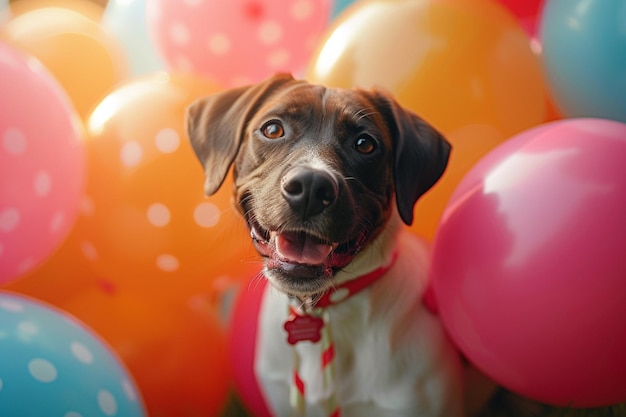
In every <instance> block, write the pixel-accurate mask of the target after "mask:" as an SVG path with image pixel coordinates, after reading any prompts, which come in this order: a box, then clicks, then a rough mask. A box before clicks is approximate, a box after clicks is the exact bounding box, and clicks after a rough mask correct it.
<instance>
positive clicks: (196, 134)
mask: <svg viewBox="0 0 626 417" xmlns="http://www.w3.org/2000/svg"><path fill="white" fill-rule="evenodd" d="M290 81H293V77H292V76H291V75H289V74H279V75H276V76H274V77H271V78H269V79H267V80H265V81H263V82H261V83H259V84H255V85H252V86H246V87H240V88H234V89H231V90H226V91H223V92H221V93H217V94H215V95H212V96H209V97H205V98H202V99H200V100H197V101H196V102H194V103H193V104H191V105H190V106H189V107H188V108H187V112H186V115H185V124H186V125H187V134H188V136H189V140H190V142H191V146H192V148H193V150H194V151H195V153H196V156H197V157H198V159H199V160H200V162H201V163H202V165H203V166H204V173H205V177H206V180H205V183H204V190H205V193H206V194H207V195H212V194H214V193H215V192H217V190H218V189H219V188H220V186H221V185H222V183H223V182H224V179H225V178H226V175H227V174H228V170H229V169H230V166H231V164H232V163H233V161H234V160H235V157H236V156H237V153H238V152H239V147H240V146H241V143H242V141H243V138H244V135H245V130H246V125H247V123H248V121H249V119H250V117H251V116H252V115H253V114H254V112H255V111H256V110H257V109H258V107H259V106H260V105H261V104H262V103H263V101H264V100H265V99H267V98H268V97H269V96H270V95H271V94H272V93H273V92H274V91H276V90H277V89H278V88H280V87H281V86H283V85H285V84H287V83H289V82H290Z"/></svg>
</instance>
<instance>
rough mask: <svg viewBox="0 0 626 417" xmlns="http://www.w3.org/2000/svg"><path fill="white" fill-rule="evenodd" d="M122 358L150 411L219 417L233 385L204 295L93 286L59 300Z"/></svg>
mask: <svg viewBox="0 0 626 417" xmlns="http://www.w3.org/2000/svg"><path fill="white" fill-rule="evenodd" d="M61 307H62V308H63V309H64V310H65V311H67V312H69V313H71V314H73V315H74V316H76V317H77V318H79V319H80V320H81V321H82V322H84V323H85V324H87V325H88V326H90V327H91V328H92V329H93V330H94V331H96V332H97V333H98V334H99V335H101V336H102V337H103V338H104V339H105V340H106V341H107V342H108V344H109V345H110V346H111V347H112V348H113V349H114V350H115V351H116V352H117V354H118V355H119V356H120V357H121V359H122V361H123V362H124V364H125V365H126V366H127V367H128V369H129V371H130V372H131V374H132V375H133V377H134V379H135V381H136V383H137V386H138V387H139V390H140V391H141V393H142V396H143V399H144V402H145V404H146V408H147V411H148V415H150V416H207V417H208V416H217V415H218V413H219V411H220V410H221V409H222V407H223V406H224V404H225V401H226V399H227V396H228V392H229V388H230V384H231V374H232V371H231V366H230V362H229V359H228V348H227V337H226V329H225V327H224V326H223V325H222V324H221V323H220V319H219V315H218V314H217V310H216V306H215V305H213V304H212V300H211V299H210V298H207V296H206V295H204V294H196V295H193V296H191V295H190V296H189V298H188V299H186V300H172V299H171V298H170V297H169V294H168V292H167V291H163V292H162V293H161V294H160V295H159V296H155V294H146V293H144V292H142V291H135V292H123V291H108V290H107V288H104V289H101V288H97V287H93V288H92V289H91V290H89V291H85V292H83V293H82V294H80V295H79V296H77V297H75V298H74V299H72V300H68V302H66V303H64V304H63V305H62V306H61Z"/></svg>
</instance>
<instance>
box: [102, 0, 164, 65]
mask: <svg viewBox="0 0 626 417" xmlns="http://www.w3.org/2000/svg"><path fill="white" fill-rule="evenodd" d="M102 26H103V27H104V28H105V29H106V30H107V31H108V32H110V33H111V34H112V35H113V36H114V37H115V38H116V39H117V40H118V42H119V43H120V44H121V45H122V47H123V48H124V52H125V53H126V57H127V59H128V62H130V67H131V73H132V74H133V75H135V76H137V75H143V74H148V73H152V72H156V71H161V70H163V69H164V68H165V65H164V64H163V61H162V60H161V58H160V57H159V55H158V53H157V50H156V48H155V47H154V45H153V44H152V42H151V41H150V37H149V35H148V29H147V26H146V4H145V1H144V0H110V1H109V2H108V4H107V6H106V9H105V10H104V15H103V16H102Z"/></svg>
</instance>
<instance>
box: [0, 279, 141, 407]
mask: <svg viewBox="0 0 626 417" xmlns="http://www.w3.org/2000/svg"><path fill="white" fill-rule="evenodd" d="M0 416H29V417H44V416H45V417H49V416H58V417H144V416H146V413H145V408H144V405H143V401H142V399H141V395H140V393H139V391H138V390H137V387H136V386H135V383H134V382H133V379H132V377H131V376H130V375H129V373H128V371H127V370H126V369H125V368H124V366H123V365H122V363H121V362H120V360H119V359H118V358H117V357H116V356H115V355H114V354H113V353H112V352H111V350H110V348H109V347H108V346H107V345H106V344H105V343H104V342H103V341H102V340H101V339H100V338H99V337H98V336H97V335H96V334H95V333H94V332H93V331H91V330H89V329H88V328H87V327H86V326H85V325H83V324H82V323H80V322H79V321H78V320H76V319H75V318H73V317H71V316H70V315H69V314H66V313H64V312H63V311H61V310H59V309H56V308H54V307H51V306H48V305H46V304H44V303H42V302H39V301H36V300H34V299H31V298H27V297H24V296H21V295H18V294H14V293H10V292H5V291H0Z"/></svg>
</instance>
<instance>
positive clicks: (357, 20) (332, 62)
mask: <svg viewBox="0 0 626 417" xmlns="http://www.w3.org/2000/svg"><path fill="white" fill-rule="evenodd" d="M306 77H307V78H308V79H309V80H311V81H313V82H318V83H322V84H326V85H329V86H336V87H343V88H350V87H354V86H358V87H364V88H371V87H377V88H381V89H384V90H387V91H389V92H390V93H392V94H393V95H394V96H395V97H396V99H397V100H398V101H399V102H400V104H402V105H403V106H405V107H407V108H409V109H411V110H413V111H414V112H415V113H417V114H419V115H420V116H422V117H423V118H424V119H426V120H427V121H428V122H430V123H431V124H433V125H434V126H435V127H436V128H438V129H439V130H440V131H442V132H443V133H444V134H445V135H446V136H447V137H448V139H449V140H450V142H451V143H452V145H453V148H454V150H453V154H452V157H451V160H450V164H449V166H448V170H447V172H446V174H444V178H443V180H442V182H441V183H440V185H438V186H437V188H436V189H434V190H433V191H432V192H431V193H430V194H429V195H427V196H425V198H424V199H423V200H421V201H420V202H419V203H418V206H417V209H416V224H415V225H414V226H413V227H412V230H414V231H415V232H416V233H418V234H420V235H423V236H425V237H427V238H431V237H432V236H433V234H434V231H435V229H436V227H437V223H438V221H439V218H440V216H441V213H442V211H443V207H445V203H446V202H447V200H448V198H449V197H450V194H451V192H452V190H453V189H454V187H455V186H456V184H458V182H459V180H460V179H461V178H462V177H463V175H464V174H465V173H466V172H467V170H468V169H469V168H470V167H471V166H472V165H473V164H474V163H475V162H476V161H477V160H478V159H480V157H481V156H483V155H485V154H486V153H487V152H488V151H489V150H491V149H492V148H493V147H494V146H496V145H497V144H498V143H500V142H501V141H503V140H505V139H506V138H508V137H510V136H512V135H513V134H515V133H518V132H520V131H522V130H525V129H527V128H529V127H532V126H535V125H537V124H540V123H542V122H544V121H545V120H546V119H547V117H548V110H547V94H546V88H545V85H544V82H543V78H542V73H541V67H540V62H539V59H538V57H537V56H536V55H535V54H534V53H533V52H532V50H531V48H530V39H529V37H528V35H527V34H526V33H525V31H524V30H523V29H522V28H521V27H520V26H519V24H518V22H517V21H516V20H515V18H514V17H513V16H512V15H511V14H510V13H508V12H507V11H506V10H505V9H504V8H503V7H502V6H501V5H499V4H498V3H497V2H490V1H484V0H369V1H363V2H359V3H355V4H354V5H353V6H352V7H351V8H350V9H349V10H348V11H347V12H346V13H344V14H343V15H342V17H341V18H340V19H339V20H338V21H337V22H336V23H335V25H334V27H333V28H332V29H331V30H330V31H329V34H328V36H327V38H326V40H325V42H323V43H322V46H321V48H320V50H319V52H318V54H317V57H316V58H315V59H314V60H313V61H312V63H311V65H310V67H309V69H308V72H307V75H306Z"/></svg>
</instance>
